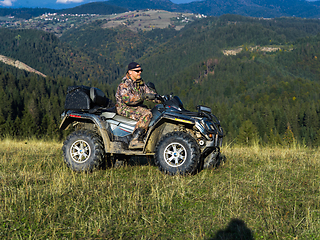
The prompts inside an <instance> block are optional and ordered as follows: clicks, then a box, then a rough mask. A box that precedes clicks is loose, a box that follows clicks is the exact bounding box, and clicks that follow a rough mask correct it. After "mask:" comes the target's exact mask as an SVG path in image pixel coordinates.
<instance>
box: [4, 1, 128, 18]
mask: <svg viewBox="0 0 320 240" xmlns="http://www.w3.org/2000/svg"><path fill="white" fill-rule="evenodd" d="M126 11H128V9H127V8H124V7H122V6H114V5H110V4H108V3H107V2H93V3H88V4H83V5H80V6H78V7H74V8H68V9H59V10H56V9H50V8H0V16H14V17H16V18H23V19H30V18H32V17H37V16H40V15H42V14H45V13H53V12H56V13H60V14H61V13H65V14H68V13H70V14H86V13H88V14H100V15H109V14H113V13H123V12H126Z"/></svg>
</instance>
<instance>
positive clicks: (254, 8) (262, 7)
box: [108, 0, 320, 18]
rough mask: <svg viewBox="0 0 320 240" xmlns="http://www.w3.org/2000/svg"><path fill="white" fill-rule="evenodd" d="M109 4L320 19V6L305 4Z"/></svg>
mask: <svg viewBox="0 0 320 240" xmlns="http://www.w3.org/2000/svg"><path fill="white" fill-rule="evenodd" d="M108 3H109V4H112V5H117V6H123V7H126V8H128V9H131V10H133V9H146V8H153V9H163V10H167V11H180V12H192V13H201V14H205V15H210V16H220V15H223V14H238V15H243V16H251V17H266V18H271V17H272V18H273V17H282V16H296V17H303V18H320V2H319V1H317V2H308V1H305V0H204V1H194V2H191V3H186V4H174V3H172V2H171V1H169V0H109V1H108Z"/></svg>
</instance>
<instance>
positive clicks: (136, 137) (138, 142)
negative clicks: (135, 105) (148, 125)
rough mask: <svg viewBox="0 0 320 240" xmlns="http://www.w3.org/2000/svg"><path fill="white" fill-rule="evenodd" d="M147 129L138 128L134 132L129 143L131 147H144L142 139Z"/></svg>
mask: <svg viewBox="0 0 320 240" xmlns="http://www.w3.org/2000/svg"><path fill="white" fill-rule="evenodd" d="M144 134H145V130H144V129H143V128H137V129H136V130H134V132H133V133H132V139H131V141H130V143H129V149H142V148H143V146H144V142H143V141H142V139H143V136H144Z"/></svg>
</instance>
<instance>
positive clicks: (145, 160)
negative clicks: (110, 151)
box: [108, 154, 226, 173]
mask: <svg viewBox="0 0 320 240" xmlns="http://www.w3.org/2000/svg"><path fill="white" fill-rule="evenodd" d="M210 156H211V155H210ZM212 159H213V160H211V161H210V162H206V163H204V161H203V159H202V160H201V162H200V164H199V166H198V170H197V171H196V173H200V172H201V171H202V170H203V169H217V168H219V167H221V165H222V164H223V163H225V162H226V157H225V156H224V155H222V154H219V155H218V156H217V157H214V158H212ZM108 166H109V167H115V168H118V167H123V166H156V165H155V162H154V157H153V156H138V155H137V156H127V155H117V156H114V157H113V158H112V159H110V163H109V165H108Z"/></svg>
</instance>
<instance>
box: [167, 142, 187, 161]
mask: <svg viewBox="0 0 320 240" xmlns="http://www.w3.org/2000/svg"><path fill="white" fill-rule="evenodd" d="M163 156H164V160H165V161H166V163H167V164H168V165H169V166H171V167H179V166H181V165H182V164H183V163H184V162H185V161H186V159H187V151H186V149H185V147H184V146H183V145H182V144H180V143H176V142H175V143H171V144H169V145H168V146H167V147H166V149H165V150H164V154H163Z"/></svg>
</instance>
